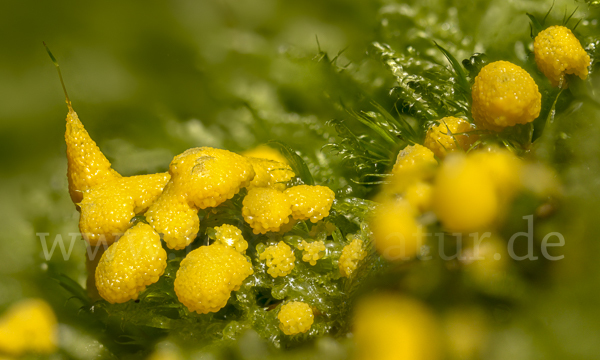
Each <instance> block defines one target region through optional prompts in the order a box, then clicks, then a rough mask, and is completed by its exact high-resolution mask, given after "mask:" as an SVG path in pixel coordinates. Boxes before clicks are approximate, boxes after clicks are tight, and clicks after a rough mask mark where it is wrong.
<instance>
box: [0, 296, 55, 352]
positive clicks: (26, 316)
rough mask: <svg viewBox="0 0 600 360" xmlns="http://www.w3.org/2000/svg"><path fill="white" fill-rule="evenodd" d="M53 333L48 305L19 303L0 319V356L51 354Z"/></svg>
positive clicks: (53, 344)
mask: <svg viewBox="0 0 600 360" xmlns="http://www.w3.org/2000/svg"><path fill="white" fill-rule="evenodd" d="M57 331H58V328H57V323H56V316H55V315H54V312H53V311H52V308H51V307H50V305H48V304H47V303H46V302H45V301H44V300H40V299H26V300H21V301H20V302H18V303H16V304H14V305H13V306H11V307H10V308H9V309H8V310H7V311H6V312H5V313H4V314H2V317H1V318H0V354H6V355H11V356H20V355H22V354H25V353H37V354H50V353H53V352H54V351H55V350H56V345H57V340H58V339H57Z"/></svg>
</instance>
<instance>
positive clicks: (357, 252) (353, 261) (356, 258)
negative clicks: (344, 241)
mask: <svg viewBox="0 0 600 360" xmlns="http://www.w3.org/2000/svg"><path fill="white" fill-rule="evenodd" d="M366 256H367V252H366V251H365V249H363V241H362V240H360V239H357V238H354V239H353V240H352V242H351V243H350V244H348V245H346V246H344V248H343V249H342V255H341V256H340V260H339V262H338V267H339V269H340V274H342V276H343V277H348V278H349V277H350V276H351V275H352V273H353V272H354V270H356V268H357V267H358V263H359V262H360V261H361V260H362V259H364V258H365V257H366Z"/></svg>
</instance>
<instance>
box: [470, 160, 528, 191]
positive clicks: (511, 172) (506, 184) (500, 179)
mask: <svg viewBox="0 0 600 360" xmlns="http://www.w3.org/2000/svg"><path fill="white" fill-rule="evenodd" d="M468 158H469V161H471V162H473V163H475V164H476V166H480V167H481V168H482V169H485V170H486V171H487V172H488V173H489V176H490V179H491V180H492V182H493V183H494V184H495V186H496V188H497V189H498V191H499V192H500V195H501V198H502V199H504V200H509V199H510V198H511V197H512V195H513V194H514V193H515V192H516V191H517V190H518V189H519V188H521V187H522V184H521V171H522V168H523V162H522V161H521V159H519V158H518V157H517V156H516V155H514V154H513V153H511V152H510V151H508V150H502V149H498V148H490V149H487V150H485V151H483V150H482V151H475V152H472V153H470V154H469V156H468Z"/></svg>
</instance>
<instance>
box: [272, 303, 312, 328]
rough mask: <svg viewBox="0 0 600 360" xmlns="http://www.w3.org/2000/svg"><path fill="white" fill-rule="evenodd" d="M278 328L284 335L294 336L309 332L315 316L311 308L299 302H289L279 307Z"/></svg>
mask: <svg viewBox="0 0 600 360" xmlns="http://www.w3.org/2000/svg"><path fill="white" fill-rule="evenodd" d="M277 318H278V319H279V328H280V329H281V331H283V333H284V334H286V335H296V334H299V333H305V332H307V331H308V330H310V327H311V326H312V324H313V322H314V321H315V316H314V315H313V311H312V309H311V307H310V306H309V305H308V304H307V303H303V302H301V301H291V302H289V303H287V304H283V305H281V309H279V314H277Z"/></svg>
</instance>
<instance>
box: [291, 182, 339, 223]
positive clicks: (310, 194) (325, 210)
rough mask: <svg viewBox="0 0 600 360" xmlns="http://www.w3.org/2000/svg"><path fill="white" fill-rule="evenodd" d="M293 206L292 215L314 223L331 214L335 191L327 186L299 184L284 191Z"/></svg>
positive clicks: (297, 218)
mask: <svg viewBox="0 0 600 360" xmlns="http://www.w3.org/2000/svg"><path fill="white" fill-rule="evenodd" d="M284 194H285V195H286V196H287V197H288V199H289V202H290V204H291V206H292V217H293V218H294V219H296V220H310V221H311V222H313V223H316V222H317V221H319V220H321V219H323V218H325V217H327V216H329V210H330V209H331V205H333V200H334V199H335V193H334V192H333V191H332V190H331V189H330V188H328V187H327V186H320V185H298V186H294V187H291V188H289V189H287V190H285V191H284Z"/></svg>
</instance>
